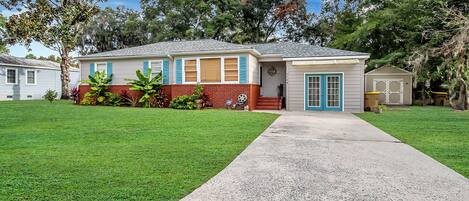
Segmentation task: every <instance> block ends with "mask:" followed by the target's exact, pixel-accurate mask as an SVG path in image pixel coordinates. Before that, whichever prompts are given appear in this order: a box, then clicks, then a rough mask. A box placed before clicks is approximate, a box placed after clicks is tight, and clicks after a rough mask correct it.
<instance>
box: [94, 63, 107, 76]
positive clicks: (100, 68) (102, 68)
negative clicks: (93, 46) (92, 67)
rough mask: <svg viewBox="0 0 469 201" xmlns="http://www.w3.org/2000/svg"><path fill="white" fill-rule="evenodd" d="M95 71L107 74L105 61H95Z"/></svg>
mask: <svg viewBox="0 0 469 201" xmlns="http://www.w3.org/2000/svg"><path fill="white" fill-rule="evenodd" d="M96 71H99V72H103V71H104V73H105V74H107V63H96Z"/></svg>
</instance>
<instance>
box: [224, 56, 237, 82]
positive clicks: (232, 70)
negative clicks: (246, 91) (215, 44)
mask: <svg viewBox="0 0 469 201" xmlns="http://www.w3.org/2000/svg"><path fill="white" fill-rule="evenodd" d="M225 81H238V58H225Z"/></svg>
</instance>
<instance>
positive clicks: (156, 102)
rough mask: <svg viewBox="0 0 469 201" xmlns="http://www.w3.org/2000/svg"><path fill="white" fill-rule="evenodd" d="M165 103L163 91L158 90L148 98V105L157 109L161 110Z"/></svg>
mask: <svg viewBox="0 0 469 201" xmlns="http://www.w3.org/2000/svg"><path fill="white" fill-rule="evenodd" d="M167 102H168V96H167V95H166V94H165V93H164V92H163V90H160V92H159V93H158V94H156V95H155V96H153V97H151V98H150V104H151V105H152V106H155V107H158V108H163V107H164V106H165V105H166V103H167Z"/></svg>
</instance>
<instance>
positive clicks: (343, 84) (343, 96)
mask: <svg viewBox="0 0 469 201" xmlns="http://www.w3.org/2000/svg"><path fill="white" fill-rule="evenodd" d="M306 74H312V75H315V74H320V75H322V74H342V94H341V97H342V112H343V111H345V73H344V72H306V73H303V110H304V111H306V103H305V102H306V101H305V96H306V89H305V88H306V86H305V83H304V82H305V77H306ZM287 93H288V92H287Z"/></svg>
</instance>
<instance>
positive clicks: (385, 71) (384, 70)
mask: <svg viewBox="0 0 469 201" xmlns="http://www.w3.org/2000/svg"><path fill="white" fill-rule="evenodd" d="M393 74H401V75H413V74H412V73H411V72H409V71H407V70H404V69H402V68H398V67H395V66H392V65H385V66H382V67H379V68H377V69H374V70H372V71H370V72H368V73H366V75H393Z"/></svg>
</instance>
